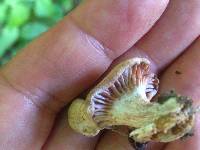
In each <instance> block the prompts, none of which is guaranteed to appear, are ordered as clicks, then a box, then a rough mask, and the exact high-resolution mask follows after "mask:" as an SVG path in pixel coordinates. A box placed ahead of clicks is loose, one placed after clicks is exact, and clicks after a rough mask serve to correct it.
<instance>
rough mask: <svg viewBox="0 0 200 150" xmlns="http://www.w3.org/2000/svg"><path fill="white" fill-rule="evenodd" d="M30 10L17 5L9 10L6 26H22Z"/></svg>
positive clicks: (24, 6)
mask: <svg viewBox="0 0 200 150" xmlns="http://www.w3.org/2000/svg"><path fill="white" fill-rule="evenodd" d="M30 11H31V10H30V8H29V7H27V6H26V5H24V4H17V5H15V6H13V7H11V9H10V15H9V19H8V26H11V27H19V26H21V25H23V24H24V23H25V22H26V21H27V20H28V19H29V16H30Z"/></svg>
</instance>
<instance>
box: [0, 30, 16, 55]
mask: <svg viewBox="0 0 200 150" xmlns="http://www.w3.org/2000/svg"><path fill="white" fill-rule="evenodd" d="M0 35H1V36H0V57H1V56H2V55H3V54H4V53H5V52H6V50H7V49H8V48H10V47H11V46H12V45H13V44H14V43H15V42H16V41H17V39H18V37H19V29H18V28H10V27H5V28H3V30H2V32H1V33H0Z"/></svg>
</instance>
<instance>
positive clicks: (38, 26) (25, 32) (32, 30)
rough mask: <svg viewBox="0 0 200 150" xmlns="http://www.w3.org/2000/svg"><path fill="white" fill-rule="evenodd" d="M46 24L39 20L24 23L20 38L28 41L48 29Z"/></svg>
mask: <svg viewBox="0 0 200 150" xmlns="http://www.w3.org/2000/svg"><path fill="white" fill-rule="evenodd" d="M48 28H49V27H48V26H47V25H46V24H44V23H41V22H31V23H28V24H26V25H24V26H23V27H22V29H21V33H20V38H21V39H22V40H27V41H30V40H32V39H34V38H36V37H37V36H39V35H40V34H41V33H43V32H45V31H47V30H48Z"/></svg>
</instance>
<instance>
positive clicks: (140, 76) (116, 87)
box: [86, 58, 159, 128]
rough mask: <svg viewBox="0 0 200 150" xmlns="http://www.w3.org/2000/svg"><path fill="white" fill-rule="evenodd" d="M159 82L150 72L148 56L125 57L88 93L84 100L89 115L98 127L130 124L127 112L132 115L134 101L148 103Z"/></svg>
mask: <svg viewBox="0 0 200 150" xmlns="http://www.w3.org/2000/svg"><path fill="white" fill-rule="evenodd" d="M158 84H159V80H158V79H157V77H156V76H155V75H154V74H152V73H150V62H149V61H148V60H147V59H145V58H133V59H129V60H126V61H124V62H122V63H120V64H119V65H117V66H116V67H114V69H113V70H112V71H111V72H110V73H109V74H108V75H107V76H106V77H105V78H104V79H103V80H102V81H101V82H100V83H99V84H98V85H97V86H96V87H95V88H94V89H93V90H92V91H91V92H90V93H89V94H88V96H87V98H86V101H87V103H88V105H90V109H91V111H90V113H91V114H90V115H91V116H92V118H93V119H94V121H95V122H96V123H97V125H98V126H99V127H101V128H106V127H110V126H113V125H130V124H127V123H128V120H129V119H131V118H128V116H131V114H132V113H131V110H135V111H136V109H138V108H135V107H136V105H135V104H134V103H135V102H137V101H139V103H140V102H143V103H145V104H146V103H150V100H151V99H152V97H153V96H154V95H155V94H156V93H157V90H158ZM120 111H121V112H120ZM133 113H134V112H133ZM127 114H128V115H127ZM125 116H127V117H125ZM120 119H121V120H120ZM127 119H128V120H127ZM131 120H133V119H131Z"/></svg>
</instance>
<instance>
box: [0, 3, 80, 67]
mask: <svg viewBox="0 0 200 150" xmlns="http://www.w3.org/2000/svg"><path fill="white" fill-rule="evenodd" d="M79 1H80V0H0V66H1V65H3V64H5V63H6V62H7V61H8V60H9V59H10V58H11V57H13V56H14V55H15V54H16V53H17V51H19V50H20V49H21V48H22V47H24V46H25V45H26V44H27V43H29V42H30V41H32V40H33V39H34V38H36V37H37V36H39V35H40V34H41V33H43V32H45V31H47V30H48V28H50V27H51V26H52V25H54V24H55V23H56V22H57V21H59V20H60V19H62V18H63V17H64V15H66V14H67V13H68V12H69V11H70V10H72V9H73V8H74V7H75V6H76V5H77V4H78V3H79Z"/></svg>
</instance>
